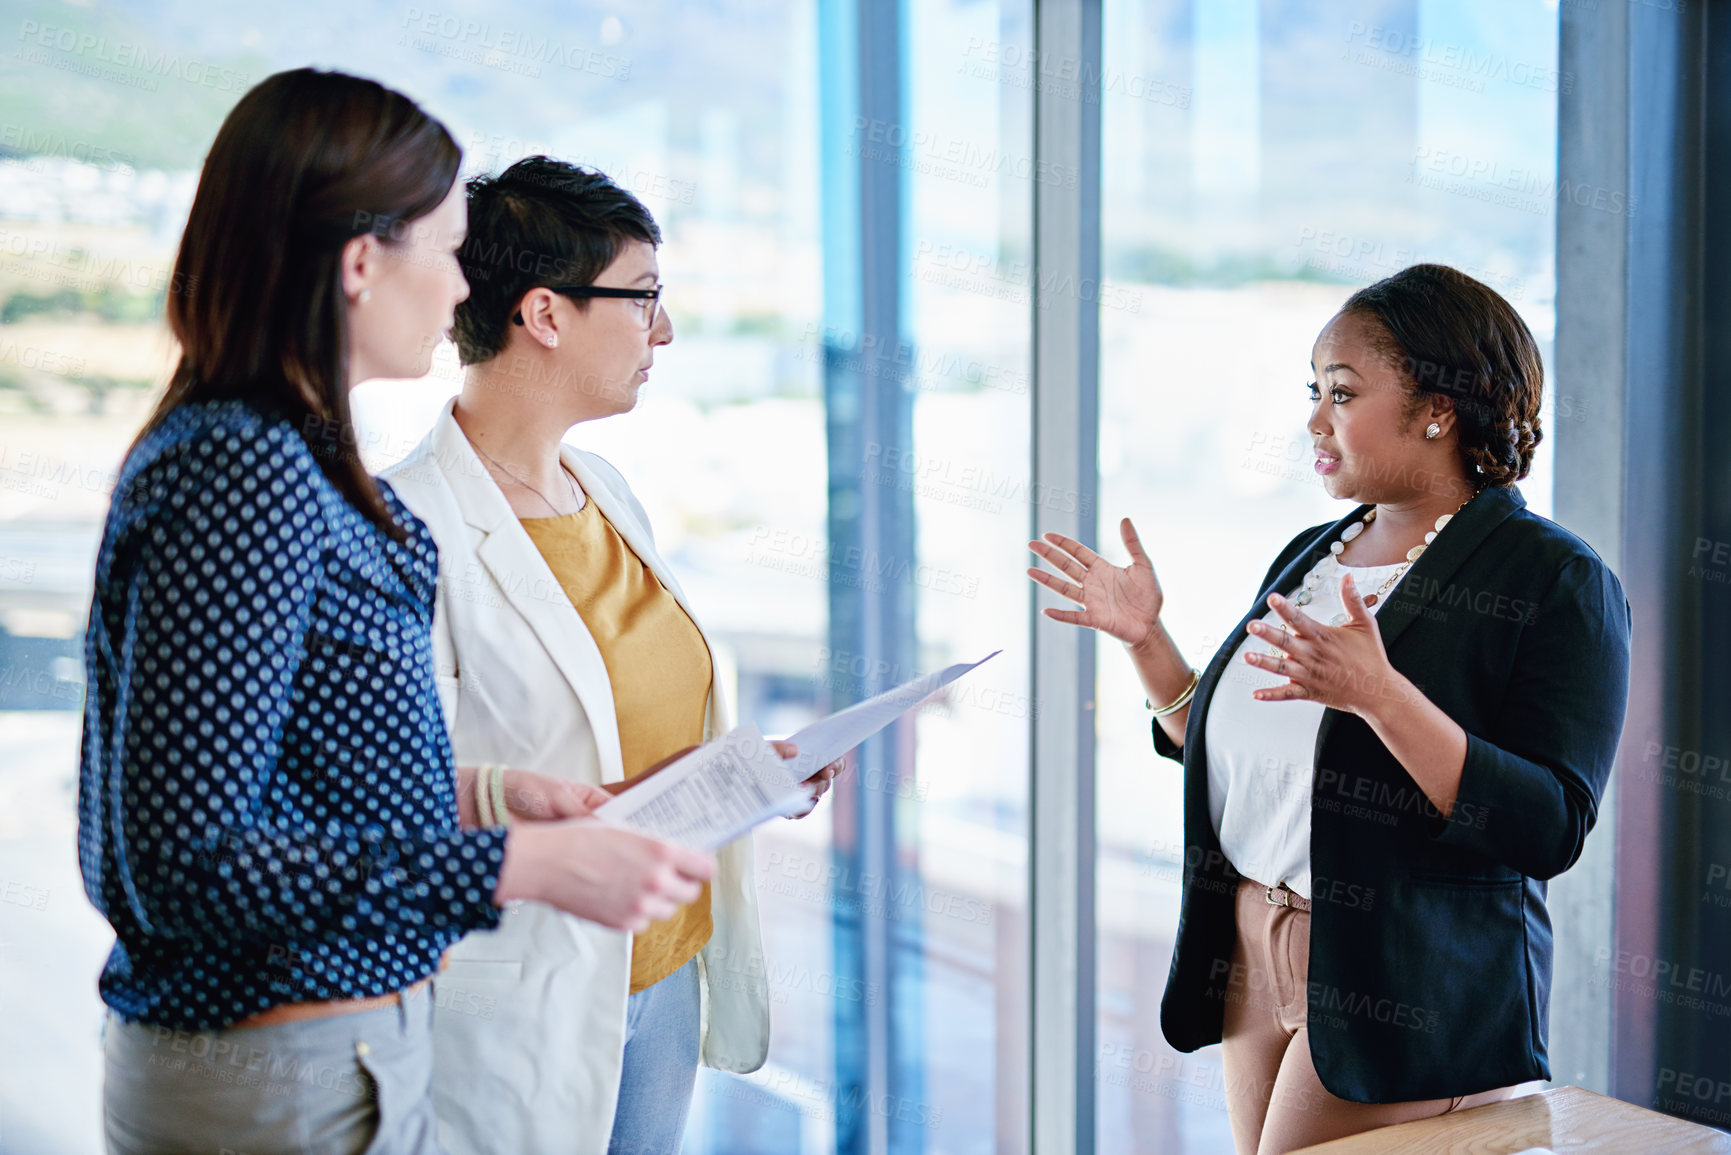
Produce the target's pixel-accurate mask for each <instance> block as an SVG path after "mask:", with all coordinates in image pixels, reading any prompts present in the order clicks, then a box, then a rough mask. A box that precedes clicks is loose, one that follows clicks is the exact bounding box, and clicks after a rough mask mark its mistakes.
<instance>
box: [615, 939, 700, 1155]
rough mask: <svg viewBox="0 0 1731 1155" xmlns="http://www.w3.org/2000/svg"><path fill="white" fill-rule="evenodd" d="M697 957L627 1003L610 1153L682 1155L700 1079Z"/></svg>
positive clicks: (639, 992) (620, 1154)
mask: <svg viewBox="0 0 1731 1155" xmlns="http://www.w3.org/2000/svg"><path fill="white" fill-rule="evenodd" d="M700 997H701V996H700V994H699V992H698V989H697V960H696V959H695V958H694V959H692V960H691V961H690V962H688V963H686V964H685V965H684V966H682V967H680V968H679V969H678V970H676V971H674V972H673V973H672V974H670V975H668V976H667V977H666V978H664V979H662V980H661V981H660V982H658V983H656V984H655V985H654V986H652V987H646V988H644V989H643V990H640V991H638V992H637V993H636V994H634V995H632V996H630V998H629V999H628V1000H627V1001H626V1006H625V1066H624V1068H623V1069H622V1070H621V1071H620V1073H619V1106H618V1108H617V1109H616V1110H615V1111H614V1113H613V1137H612V1138H611V1139H610V1140H608V1143H607V1155H677V1153H678V1151H679V1142H680V1140H681V1139H682V1138H683V1137H684V1135H685V1116H686V1113H687V1112H689V1111H690V1110H691V1090H692V1087H693V1086H694V1085H695V1084H696V1082H697V1044H698V1031H699V1029H700V1023H699V1020H698V1015H699V999H700Z"/></svg>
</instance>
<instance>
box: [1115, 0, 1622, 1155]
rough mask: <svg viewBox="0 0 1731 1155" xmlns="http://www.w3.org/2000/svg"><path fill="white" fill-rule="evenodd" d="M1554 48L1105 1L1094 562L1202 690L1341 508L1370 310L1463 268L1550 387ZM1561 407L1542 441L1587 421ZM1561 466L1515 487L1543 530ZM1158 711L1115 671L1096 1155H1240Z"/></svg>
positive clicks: (1376, 13) (1565, 81) (1351, 9)
mask: <svg viewBox="0 0 1731 1155" xmlns="http://www.w3.org/2000/svg"><path fill="white" fill-rule="evenodd" d="M1557 19H1558V17H1557V9H1556V6H1555V4H1549V5H1547V4H1545V3H1542V2H1540V0H1517V2H1515V3H1503V2H1496V3H1493V2H1491V0H1464V2H1463V0H1331V2H1327V3H1315V4H1300V3H1292V2H1287V0H1106V3H1105V26H1106V32H1105V60H1104V68H1103V72H1102V77H1103V87H1104V92H1105V96H1104V98H1103V100H1102V116H1103V127H1102V137H1103V148H1102V152H1103V154H1104V162H1103V169H1102V182H1103V192H1102V202H1103V203H1102V226H1101V232H1102V249H1103V262H1104V268H1105V272H1106V275H1107V276H1108V277H1109V278H1112V280H1113V282H1114V283H1115V284H1117V285H1118V286H1119V288H1118V290H1117V291H1116V292H1113V293H1103V294H1102V299H1101V313H1100V334H1101V336H1100V344H1101V353H1100V367H1101V368H1100V412H1101V421H1100V502H1099V524H1098V538H1099V540H1100V541H1101V542H1104V543H1106V545H1105V546H1104V547H1103V548H1104V549H1105V550H1106V552H1107V553H1108V554H1109V555H1112V556H1117V555H1118V554H1120V553H1121V552H1122V547H1121V546H1119V545H1118V544H1117V543H1118V530H1117V524H1118V519H1119V518H1121V517H1125V516H1129V517H1131V518H1133V519H1134V520H1135V522H1136V525H1137V528H1138V530H1139V531H1140V533H1141V536H1142V540H1143V542H1144V543H1145V545H1146V546H1147V548H1148V551H1149V554H1150V556H1151V557H1152V559H1153V561H1154V566H1155V569H1156V571H1157V572H1158V573H1159V575H1160V579H1161V582H1162V585H1163V586H1164V588H1165V591H1166V599H1167V601H1166V604H1167V610H1166V613H1165V618H1166V621H1167V624H1168V626H1169V627H1170V629H1171V630H1172V633H1173V635H1174V636H1175V637H1176V639H1177V640H1178V642H1179V645H1180V646H1181V647H1182V648H1183V650H1184V653H1185V655H1186V656H1187V657H1188V658H1189V659H1190V661H1191V664H1193V665H1196V666H1203V665H1205V664H1206V663H1207V660H1208V659H1209V657H1211V656H1212V654H1213V652H1214V649H1215V648H1216V647H1217V646H1218V645H1219V644H1220V641H1221V639H1222V638H1223V636H1224V635H1225V633H1226V632H1227V631H1228V630H1230V629H1231V627H1232V626H1233V625H1234V624H1235V623H1236V622H1237V621H1238V619H1239V617H1240V616H1241V615H1242V614H1243V613H1244V611H1245V609H1246V608H1248V606H1249V604H1250V601H1251V599H1253V598H1254V597H1255V595H1256V593H1257V592H1258V591H1257V588H1256V587H1257V583H1258V582H1259V581H1260V580H1261V577H1262V574H1263V571H1264V570H1265V569H1266V567H1267V565H1268V563H1269V561H1270V560H1271V559H1272V558H1273V556H1274V554H1275V553H1276V552H1277V551H1278V550H1279V549H1280V547H1281V546H1282V545H1284V544H1285V543H1286V541H1287V540H1289V539H1290V538H1291V537H1292V535H1293V534H1294V533H1296V532H1298V531H1299V530H1300V529H1303V528H1304V527H1306V526H1310V525H1315V524H1317V523H1319V522H1324V521H1330V520H1333V519H1334V518H1336V517H1339V516H1340V514H1341V513H1342V512H1343V511H1344V509H1345V508H1346V507H1345V506H1344V505H1343V504H1342V503H1339V502H1335V501H1332V500H1331V499H1330V498H1328V496H1327V495H1326V494H1325V493H1323V491H1322V488H1321V486H1320V483H1319V480H1318V479H1317V478H1316V477H1315V475H1314V474H1313V473H1312V471H1311V467H1310V466H1311V456H1310V437H1309V435H1308V434H1307V433H1306V431H1305V427H1304V426H1305V421H1306V419H1307V417H1308V415H1309V412H1310V402H1309V400H1308V397H1307V394H1306V392H1305V388H1304V387H1305V385H1306V384H1307V383H1308V382H1309V381H1310V380H1311V379H1312V378H1311V376H1310V368H1309V362H1310V350H1311V345H1312V343H1313V342H1314V340H1315V338H1316V335H1317V333H1318V332H1319V331H1320V329H1321V328H1322V326H1323V324H1324V323H1325V322H1327V320H1328V318H1329V317H1330V316H1331V315H1332V314H1333V313H1334V312H1335V311H1336V310H1337V309H1338V308H1339V306H1340V305H1341V303H1342V302H1344V301H1345V299H1346V297H1347V296H1348V295H1349V294H1350V293H1351V292H1352V291H1353V290H1354V289H1357V288H1360V287H1362V286H1364V285H1366V284H1369V283H1370V282H1372V281H1375V280H1378V279H1380V278H1382V277H1385V276H1388V275H1390V274H1392V273H1394V272H1397V271H1398V270H1400V269H1401V268H1404V267H1405V266H1407V265H1410V264H1414V263H1417V262H1420V261H1436V262H1441V263H1444V264H1448V265H1453V266H1455V267H1456V268H1459V269H1461V270H1463V271H1465V272H1468V273H1470V274H1472V275H1473V276H1475V277H1477V278H1479V279H1480V280H1482V281H1484V282H1486V283H1487V284H1489V285H1490V286H1492V287H1493V288H1495V289H1496V290H1498V291H1499V292H1500V293H1502V294H1503V295H1504V296H1505V297H1506V298H1508V300H1509V301H1510V303H1511V304H1513V305H1514V307H1515V308H1516V310H1517V311H1519V313H1520V314H1521V316H1522V317H1523V318H1524V319H1525V320H1526V322H1527V324H1528V325H1529V326H1530V327H1531V328H1532V330H1533V333H1534V335H1535V337H1537V338H1538V340H1539V343H1540V347H1541V349H1542V351H1543V353H1544V356H1545V360H1546V363H1547V364H1550V362H1551V341H1552V335H1553V331H1554V299H1555V276H1554V271H1553V270H1554V254H1555V236H1556V197H1557V193H1558V186H1557V178H1556V154H1557V140H1556V108H1557V98H1558V91H1559V88H1565V89H1566V87H1567V86H1569V85H1572V84H1573V83H1574V78H1573V77H1570V76H1566V75H1560V74H1559V72H1558V68H1557V43H1558V41H1557ZM1115 94H1116V95H1115ZM1616 208H1617V211H1620V210H1621V206H1616ZM1612 209H1613V206H1611V205H1609V204H1607V205H1606V210H1607V211H1612ZM1551 384H1552V387H1551V388H1548V389H1547V391H1546V400H1547V403H1548V405H1549V408H1548V410H1547V412H1546V413H1545V415H1544V422H1545V425H1546V427H1547V429H1549V430H1552V431H1554V430H1555V429H1556V428H1557V426H1558V423H1560V422H1569V421H1580V420H1584V419H1585V418H1586V416H1587V415H1586V413H1585V412H1584V407H1583V406H1582V405H1581V404H1579V403H1577V402H1576V401H1573V400H1571V398H1570V396H1569V392H1568V387H1567V384H1566V383H1563V384H1562V385H1561V386H1557V385H1556V384H1555V383H1551ZM1548 450H1549V447H1548V446H1542V447H1541V449H1540V453H1539V458H1538V461H1537V462H1536V464H1535V467H1534V470H1533V473H1532V475H1531V476H1530V477H1529V478H1528V479H1527V480H1526V481H1525V482H1523V483H1522V484H1521V490H1522V493H1523V494H1524V495H1525V497H1526V499H1527V501H1528V504H1529V505H1530V506H1531V507H1532V508H1534V509H1535V510H1537V511H1539V512H1544V513H1548V512H1549V510H1550V505H1551V503H1550V481H1549V477H1550V468H1549V460H1550V455H1549V451H1548ZM1142 699H1143V694H1142V691H1141V688H1140V687H1139V686H1138V685H1137V683H1136V679H1135V674H1134V672H1133V671H1132V669H1131V668H1130V664H1129V662H1128V661H1127V660H1126V659H1125V657H1124V655H1123V654H1122V653H1121V652H1120V650H1119V648H1118V647H1116V646H1110V645H1109V646H1103V647H1101V649H1100V651H1099V659H1098V702H1099V712H1098V718H1099V721H1098V741H1099V746H1098V750H1099V787H1098V797H1099V810H1098V822H1099V825H1098V836H1099V846H1100V850H1099V858H1098V864H1097V869H1098V887H1099V890H1098V894H1099V899H1098V924H1099V927H1098V935H1099V1009H1098V1016H1099V1020H1098V1022H1099V1053H1098V1055H1097V1071H1098V1073H1099V1083H1098V1088H1099V1095H1098V1126H1099V1147H1100V1150H1102V1151H1110V1152H1130V1151H1160V1152H1209V1151H1217V1150H1223V1149H1229V1147H1230V1136H1229V1132H1228V1129H1227V1125H1226V1116H1225V1084H1224V1077H1223V1075H1222V1073H1221V1068H1220V1061H1219V1054H1218V1048H1208V1049H1205V1050H1203V1051H1201V1052H1198V1053H1196V1054H1194V1055H1180V1054H1178V1053H1177V1052H1175V1051H1173V1050H1172V1049H1171V1048H1170V1047H1169V1046H1167V1044H1166V1042H1165V1040H1164V1039H1163V1038H1162V1037H1161V1035H1160V1028H1159V1000H1160V995H1161V991H1162V989H1163V987H1164V984H1165V978H1166V972H1167V965H1168V962H1169V960H1170V958H1171V952H1172V943H1173V936H1174V933H1175V931H1176V926H1177V916H1178V884H1179V881H1180V879H1181V875H1182V870H1183V856H1184V850H1183V847H1184V841H1183V824H1182V806H1181V798H1182V790H1183V786H1182V781H1181V777H1182V776H1181V774H1180V771H1179V769H1178V767H1177V765H1176V764H1175V763H1171V762H1167V761H1165V760H1163V759H1160V758H1158V757H1157V756H1155V755H1154V753H1153V751H1152V749H1151V746H1150V742H1149V719H1148V713H1147V711H1146V710H1145V709H1144V708H1143V706H1142ZM1559 1029H1563V1030H1566V1029H1567V1025H1566V1024H1559Z"/></svg>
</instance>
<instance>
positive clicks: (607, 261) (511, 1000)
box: [386, 156, 837, 1155]
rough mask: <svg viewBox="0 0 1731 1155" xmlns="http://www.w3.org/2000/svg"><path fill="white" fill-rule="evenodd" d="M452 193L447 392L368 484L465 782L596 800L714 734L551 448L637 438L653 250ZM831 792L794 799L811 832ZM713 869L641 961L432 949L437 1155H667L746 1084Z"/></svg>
mask: <svg viewBox="0 0 1731 1155" xmlns="http://www.w3.org/2000/svg"><path fill="white" fill-rule="evenodd" d="M468 187H469V225H470V232H469V241H468V243H467V244H466V245H464V247H463V249H462V252H461V254H460V256H461V259H462V262H463V269H464V273H465V276H466V277H467V278H468V281H469V283H470V285H471V286H472V288H473V292H472V293H471V295H470V297H469V298H468V300H466V301H464V302H463V304H462V305H461V306H460V307H459V308H458V309H457V311H456V324H455V326H454V328H453V330H452V334H453V336H454V337H455V338H456V342H457V353H458V356H459V358H460V359H461V360H462V362H463V364H464V365H465V366H466V367H467V370H466V372H465V374H464V377H463V388H462V392H460V393H459V394H458V395H457V396H456V397H454V398H452V400H451V403H450V404H449V405H447V406H446V408H445V411H444V412H443V413H441V414H440V415H439V419H438V421H437V422H436V423H435V424H434V426H433V430H432V432H431V433H429V434H428V435H427V438H426V439H425V440H424V441H423V442H422V443H421V444H420V445H419V446H417V447H416V449H415V450H413V451H412V452H410V454H409V455H408V456H407V457H406V458H404V459H403V461H401V462H400V463H398V464H397V465H395V466H393V467H392V468H391V469H390V470H388V471H387V472H386V476H387V477H388V478H389V479H390V480H391V482H392V484H393V485H395V486H396V487H397V489H398V490H399V491H400V492H401V494H402V497H403V500H404V501H405V502H406V503H407V504H408V505H409V506H410V508H412V509H414V510H415V511H416V512H417V513H418V514H420V516H421V517H423V518H424V519H425V520H426V523H427V525H428V527H429V528H430V529H431V530H432V532H433V536H434V539H435V540H436V541H437V542H438V543H439V552H440V556H441V557H442V558H444V559H445V563H446V564H445V570H444V573H443V575H442V577H441V580H440V583H439V594H438V606H439V619H440V626H439V628H438V630H437V632H436V635H435V649H436V661H437V664H438V667H439V672H440V674H441V675H442V677H441V684H442V685H443V686H444V688H445V704H446V711H447V715H448V717H449V718H450V721H451V735H452V741H453V742H454V743H455V745H456V749H457V755H458V757H459V758H463V759H472V760H474V761H478V762H491V761H495V760H500V761H503V760H505V759H507V758H510V759H512V760H514V761H515V763H516V764H518V765H526V766H529V767H532V768H537V769H540V770H542V771H544V772H545V773H548V774H552V775H559V776H568V777H570V778H573V779H575V780H576V781H577V782H581V783H584V784H586V785H588V786H589V787H591V788H602V789H606V790H609V791H616V790H620V789H622V788H624V787H625V786H626V785H628V784H629V783H630V782H632V781H634V780H637V779H640V778H642V777H644V776H646V775H647V774H649V773H653V772H654V770H655V769H656V767H658V766H659V765H661V764H662V763H664V762H665V760H666V759H668V758H670V757H672V756H675V755H677V754H678V753H680V752H681V751H682V750H683V749H685V748H686V747H689V746H692V745H696V744H698V743H700V742H704V741H707V740H709V739H712V738H715V737H717V736H719V735H720V734H723V733H725V732H726V731H727V730H728V729H729V727H730V725H731V722H730V720H729V717H728V710H727V703H726V701H725V694H724V689H725V685H724V681H723V678H722V677H721V676H720V670H719V668H718V664H717V662H716V660H715V654H714V652H713V650H712V648H711V646H710V641H709V638H708V637H707V635H705V633H704V632H703V629H702V627H701V626H700V625H699V623H698V621H697V618H696V616H695V611H694V609H693V608H692V606H691V604H690V602H689V600H688V599H687V598H686V596H685V593H684V591H683V590H682V589H681V588H680V585H679V582H678V579H677V578H676V577H675V575H674V574H673V572H672V570H671V568H670V567H669V566H668V564H667V562H666V561H665V560H664V559H663V558H662V556H661V554H660V552H659V550H658V549H657V548H656V545H655V534H654V532H653V530H652V528H651V526H650V523H649V516H648V514H647V513H646V512H645V511H644V509H643V507H642V505H640V504H639V503H638V501H637V498H636V496H635V495H634V494H633V493H632V491H631V486H630V485H629V484H628V483H627V482H626V480H625V478H624V477H623V476H622V475H621V474H620V473H619V471H618V470H617V469H615V468H614V467H613V466H612V465H611V464H609V463H608V462H607V461H606V460H604V459H603V458H601V457H599V456H598V455H596V454H594V453H589V452H586V451H584V450H581V449H578V448H577V447H575V446H573V445H570V444H568V443H567V442H566V441H565V438H566V437H567V436H568V435H569V434H570V433H571V431H572V430H573V429H574V428H575V427H577V426H578V425H580V424H583V423H585V422H590V421H598V420H603V419H605V418H607V417H611V416H614V415H616V414H621V413H626V412H628V411H630V410H631V409H632V408H633V407H634V406H635V405H636V404H637V394H638V390H639V389H641V388H642V387H643V384H644V382H645V381H646V380H647V379H648V376H649V372H650V369H651V368H652V367H653V365H654V361H655V355H656V353H657V352H658V351H659V350H661V349H662V348H664V347H666V346H667V345H668V344H669V343H670V342H671V341H672V340H673V320H672V318H671V317H669V316H668V314H667V311H666V310H665V309H663V308H662V306H661V283H660V282H661V276H660V265H659V263H658V259H657V256H656V248H657V246H659V245H660V243H661V230H660V228H659V227H658V226H657V225H656V223H655V220H654V218H653V217H652V216H650V213H649V210H648V209H647V208H645V207H644V205H643V203H642V202H641V201H639V200H638V199H637V198H636V197H635V196H633V195H632V194H631V193H630V192H629V191H628V190H626V189H624V188H621V187H620V186H619V185H618V184H616V183H615V182H614V181H612V180H610V179H609V178H608V177H607V176H606V174H604V173H600V172H596V171H594V170H593V169H587V168H583V167H581V166H578V165H573V164H568V163H566V162H564V161H560V160H555V159H552V158H550V157H544V156H532V157H527V158H525V159H523V160H520V161H518V162H516V163H515V164H513V165H511V166H510V167H509V168H507V169H506V170H505V171H504V172H502V173H500V174H498V175H497V176H484V177H476V178H475V179H473V180H471V181H470V182H469V186H468ZM782 752H783V754H784V755H786V754H790V753H791V752H792V749H791V747H787V746H785V745H784V746H783V747H782ZM836 769H837V767H835V766H830V767H825V768H824V769H822V770H819V771H818V772H817V773H816V774H815V775H813V776H812V778H811V779H810V780H809V781H810V788H811V791H812V798H813V804H814V805H815V803H816V798H817V797H818V796H820V795H821V794H822V793H823V792H824V791H825V790H827V789H828V783H829V780H830V779H831V778H832V777H833V776H834V774H835V771H836ZM809 812H810V810H809V808H808V809H807V811H806V813H809ZM716 858H717V860H718V863H719V868H718V871H717V873H716V876H715V879H714V881H713V883H712V884H711V885H709V886H706V887H705V888H704V889H703V891H702V893H701V894H698V895H696V896H695V901H693V902H690V903H688V904H686V905H685V906H683V907H682V908H681V909H680V910H679V912H678V913H677V914H676V915H674V917H672V918H669V919H667V920H665V921H663V922H660V923H657V924H656V925H655V926H654V927H652V928H650V929H649V930H647V931H644V932H640V933H638V934H636V935H621V934H617V933H614V932H612V931H610V930H608V929H607V928H606V927H598V926H594V925H592V924H585V923H583V922H581V921H579V920H576V919H572V918H567V917H564V916H562V915H560V914H559V913H558V912H557V911H552V910H547V909H545V908H536V907H525V908H523V909H521V910H513V911H510V912H508V913H507V914H506V916H505V919H504V921H503V924H502V925H501V927H500V928H499V930H498V931H497V932H496V933H494V934H491V935H487V936H476V937H473V938H469V939H465V940H464V941H463V942H461V943H459V944H458V945H457V946H456V948H454V949H453V951H452V953H451V972H450V973H451V976H452V977H453V979H458V980H460V981H459V982H458V983H457V984H456V985H460V986H461V987H462V988H463V989H465V990H469V991H472V992H474V993H475V994H476V995H477V996H479V997H482V998H484V999H486V1000H487V1002H486V1003H485V1006H486V1007H487V1014H486V1016H485V1017H484V1018H483V1017H482V1016H479V1015H476V1014H474V1013H471V1012H470V1010H469V1008H468V1007H466V1006H463V1005H458V1004H453V1005H450V1006H446V1007H441V1008H440V1009H439V1011H438V1014H437V1016H436V1018H435V1025H434V1035H435V1039H436V1041H437V1046H438V1055H439V1063H438V1080H437V1083H436V1084H435V1088H434V1094H435V1097H436V1100H437V1106H438V1113H439V1120H440V1123H441V1124H443V1125H444V1126H445V1128H446V1134H447V1142H449V1143H450V1144H451V1146H452V1149H453V1151H456V1152H459V1153H461V1155H467V1153H469V1152H490V1151H512V1152H521V1153H522V1155H540V1153H543V1152H545V1153H547V1155H552V1153H555V1152H557V1153H558V1155H602V1152H611V1153H612V1155H650V1153H659V1152H675V1151H678V1150H679V1146H680V1139H681V1136H682V1135H683V1134H684V1131H685V1117H686V1111H687V1108H688V1105H689V1103H690V1100H691V1095H692V1090H693V1086H694V1084H695V1080H696V1076H697V1067H698V1064H699V1063H700V1062H701V1063H704V1064H707V1065H708V1066H710V1067H713V1068H716V1069H719V1070H724V1071H731V1072H734V1073H738V1074H744V1073H747V1072H750V1071H755V1070H757V1069H758V1068H759V1067H760V1066H762V1065H763V1062H764V1060H765V1058H766V1056H767V1055H768V1051H769V985H768V970H767V967H766V966H765V962H764V955H763V941H762V935H761V933H760V931H759V928H758V917H757V895H756V889H755V885H754V882H753V870H754V862H753V853H752V840H751V837H750V836H749V835H746V836H744V837H741V838H739V839H736V840H735V841H734V842H732V843H731V844H729V845H727V846H725V847H723V848H721V849H720V850H719V851H717V854H716ZM531 1071H532V1072H533V1075H532V1076H531V1075H530V1074H529V1072H531Z"/></svg>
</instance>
